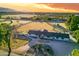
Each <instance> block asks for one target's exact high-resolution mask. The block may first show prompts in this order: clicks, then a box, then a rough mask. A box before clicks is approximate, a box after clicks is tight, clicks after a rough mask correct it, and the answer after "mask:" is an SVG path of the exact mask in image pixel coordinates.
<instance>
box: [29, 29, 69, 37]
mask: <svg viewBox="0 0 79 59" xmlns="http://www.w3.org/2000/svg"><path fill="white" fill-rule="evenodd" d="M28 34H35V35H39V36H40V35H44V36H47V37H51V36H52V37H57V38H58V37H62V38H69V34H65V33H57V32H48V31H47V30H44V31H40V30H37V31H36V30H30V31H29V32H28Z"/></svg>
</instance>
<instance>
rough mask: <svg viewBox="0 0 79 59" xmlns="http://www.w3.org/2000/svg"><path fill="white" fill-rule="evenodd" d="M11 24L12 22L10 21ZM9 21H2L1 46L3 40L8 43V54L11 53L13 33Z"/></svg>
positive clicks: (0, 26)
mask: <svg viewBox="0 0 79 59" xmlns="http://www.w3.org/2000/svg"><path fill="white" fill-rule="evenodd" d="M10 24H11V23H10ZM10 24H7V23H1V24H0V46H1V45H2V43H3V42H5V43H6V45H7V46H8V49H9V50H8V56H10V54H11V46H10V39H11V34H12V26H10Z"/></svg>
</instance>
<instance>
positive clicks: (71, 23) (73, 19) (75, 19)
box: [66, 15, 79, 31]
mask: <svg viewBox="0 0 79 59" xmlns="http://www.w3.org/2000/svg"><path fill="white" fill-rule="evenodd" d="M78 24H79V16H74V15H72V16H70V17H69V19H68V20H67V22H66V25H67V26H68V28H69V30H71V31H75V30H77V29H78Z"/></svg>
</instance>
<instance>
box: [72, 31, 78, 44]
mask: <svg viewBox="0 0 79 59" xmlns="http://www.w3.org/2000/svg"><path fill="white" fill-rule="evenodd" d="M72 35H73V37H74V38H75V39H76V40H77V42H78V43H79V30H76V31H74V32H73V34H72Z"/></svg>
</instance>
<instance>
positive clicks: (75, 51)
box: [71, 49, 79, 56]
mask: <svg viewBox="0 0 79 59" xmlns="http://www.w3.org/2000/svg"><path fill="white" fill-rule="evenodd" d="M71 56H79V50H78V49H73V50H72V52H71Z"/></svg>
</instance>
